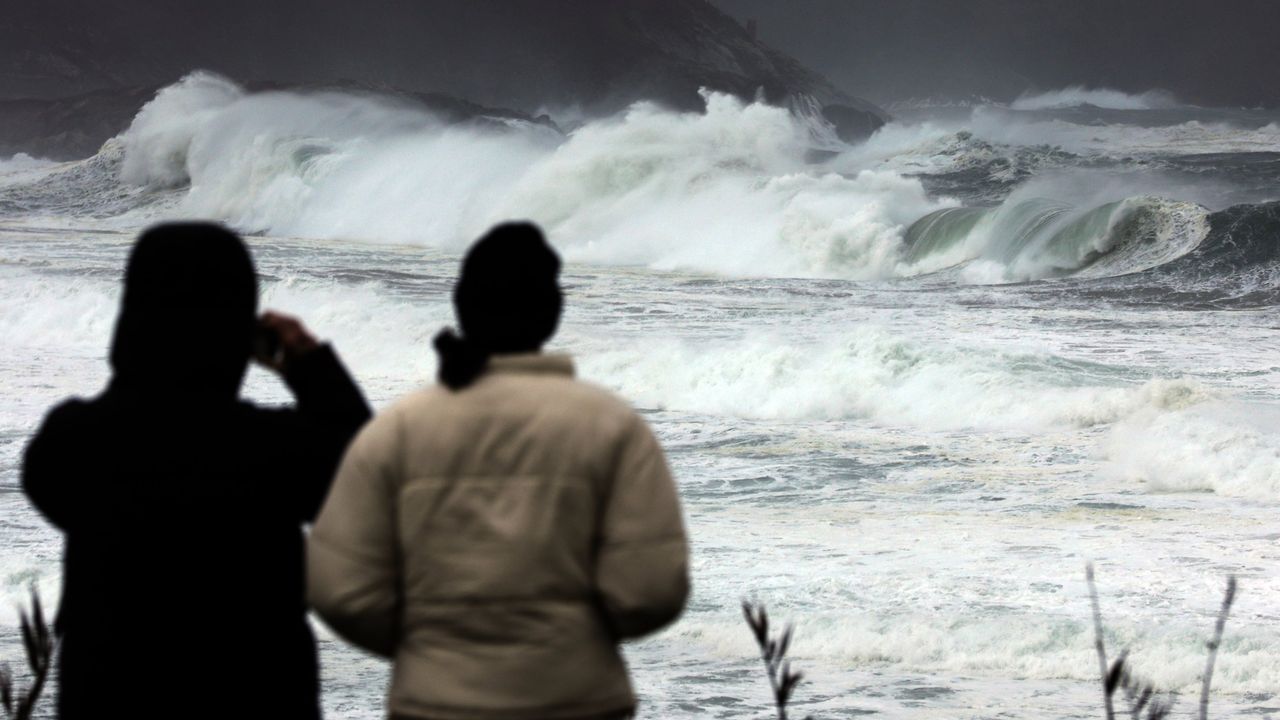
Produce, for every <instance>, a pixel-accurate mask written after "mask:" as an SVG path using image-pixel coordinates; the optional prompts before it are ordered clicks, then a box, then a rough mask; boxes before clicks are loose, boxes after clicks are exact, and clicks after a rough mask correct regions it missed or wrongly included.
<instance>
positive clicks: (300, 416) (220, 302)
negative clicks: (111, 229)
mask: <svg viewBox="0 0 1280 720" xmlns="http://www.w3.org/2000/svg"><path fill="white" fill-rule="evenodd" d="M256 313H257V283H256V279H255V275H254V271H253V265H252V261H251V260H250V258H249V255H248V251H247V249H246V248H245V247H244V245H243V243H242V242H241V241H240V240H239V238H237V237H236V236H234V235H232V234H231V233H229V232H227V231H226V230H223V229H221V228H219V227H216V226H212V225H201V224H187V225H168V226H160V227H159V228H156V229H153V230H151V231H148V232H147V233H145V234H144V235H143V237H142V238H141V239H140V240H139V241H138V244H137V245H136V246H135V248H134V251H133V254H132V255H131V257H130V260H129V266H128V269H127V271H126V276H125V293H124V299H123V303H122V306H121V311H120V316H119V319H118V321H117V325H116V334H115V338H114V341H113V344H112V350H111V362H112V367H113V371H114V372H113V376H112V379H111V382H110V384H109V385H108V387H107V388H106V389H105V391H103V392H102V393H101V394H100V395H98V396H97V397H96V398H93V399H91V400H80V399H74V400H70V401H67V402H65V403H63V404H61V405H59V406H57V407H56V408H54V409H53V410H52V411H51V412H50V413H49V414H48V416H47V417H46V418H45V420H44V423H43V425H42V427H41V428H40V430H39V432H38V433H37V434H36V436H35V437H34V438H33V439H32V441H31V443H30V445H29V446H28V448H27V453H26V458H25V462H24V465H23V478H22V480H23V486H24V489H25V490H26V492H27V495H28V496H29V497H30V499H31V501H32V502H33V503H34V504H35V505H36V507H37V508H39V510H40V511H41V512H42V513H43V514H44V516H45V517H46V518H48V519H49V521H50V522H52V523H53V524H55V525H57V526H58V527H59V528H61V529H62V530H63V531H64V533H65V535H66V550H65V566H64V573H63V597H62V604H61V607H60V609H59V616H58V629H59V631H60V632H61V636H62V640H61V643H62V645H61V656H60V661H59V684H60V692H59V699H58V706H59V713H60V715H61V717H63V718H78V717H113V716H117V715H119V716H125V717H132V718H151V717H157V718H158V717H165V718H204V717H210V718H212V717H218V718H228V717H277V718H316V717H319V708H318V680H317V675H318V671H317V661H316V649H315V641H314V638H313V637H312V635H311V632H310V629H309V627H308V625H307V622H306V606H305V600H304V587H305V578H304V558H303V536H302V525H303V524H304V523H307V522H310V521H311V520H312V519H313V518H314V517H315V515H316V512H317V511H318V509H319V507H320V504H321V503H322V502H323V500H324V498H325V496H326V494H327V492H328V488H329V484H330V481H331V478H332V476H333V473H334V469H335V467H336V465H337V463H338V461H339V459H340V458H341V456H342V453H343V451H344V450H345V448H346V445H347V443H348V441H349V440H350V439H351V438H352V437H353V436H354V434H355V433H356V431H357V430H358V429H359V428H360V426H361V425H362V424H363V423H364V422H365V421H366V420H367V419H368V418H369V416H370V412H369V408H368V406H367V404H366V403H365V401H364V399H363V397H362V396H361V394H360V391H359V389H358V388H357V387H356V386H355V384H354V382H353V381H352V379H351V377H350V376H349V375H348V374H347V372H346V371H345V370H344V369H343V367H342V365H341V363H340V362H339V361H338V359H337V357H336V355H335V354H334V353H333V351H332V349H330V348H329V347H328V346H327V345H325V346H321V347H320V348H319V349H317V350H314V351H312V352H310V353H309V354H307V355H304V356H302V357H300V358H298V359H296V360H295V361H294V362H292V363H290V366H289V368H288V370H287V371H286V373H285V381H286V383H287V384H288V385H289V387H290V389H291V390H292V391H293V393H294V395H295V397H296V399H297V405H296V407H295V408H292V409H272V410H268V409H262V408H257V407H254V406H253V405H251V404H249V403H247V402H243V401H240V400H239V399H238V393H239V388H240V384H241V381H242V379H243V377H244V373H245V370H246V368H247V364H248V360H249V357H250V354H251V353H250V348H251V346H252V339H253V332H254V327H255V318H256Z"/></svg>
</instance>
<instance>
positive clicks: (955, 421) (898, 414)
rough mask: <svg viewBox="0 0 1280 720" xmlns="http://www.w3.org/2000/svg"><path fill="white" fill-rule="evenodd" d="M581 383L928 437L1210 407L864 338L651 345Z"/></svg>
mask: <svg viewBox="0 0 1280 720" xmlns="http://www.w3.org/2000/svg"><path fill="white" fill-rule="evenodd" d="M584 373H586V374H587V376H588V377H593V378H598V379H600V380H602V381H604V382H605V383H607V384H609V385H611V386H613V387H615V388H617V389H618V390H619V391H620V392H621V393H622V394H623V395H625V396H627V397H630V398H633V399H634V400H635V401H636V402H638V403H640V404H641V405H644V406H648V407H657V408H662V409H669V410H675V411H679V412H685V413H703V414H711V415H726V416H730V417H744V418H764V419H783V420H801V419H803V420H837V419H851V418H868V419H871V420H874V421H877V422H880V423H887V424H891V425H907V426H911V427H916V428H922V429H927V430H958V429H973V428H981V429H1008V430H1026V429H1030V428H1040V429H1048V428H1055V427H1057V428H1084V427H1092V426H1095V425H1103V424H1107V423H1112V422H1115V421H1117V420H1120V419H1122V418H1125V417H1128V416H1130V415H1132V414H1134V413H1137V412H1140V411H1144V410H1151V411H1153V412H1162V411H1166V410H1170V409H1177V408H1182V407H1187V406H1190V405H1194V404H1196V403H1199V402H1201V401H1203V400H1205V399H1206V398H1207V397H1208V396H1209V393H1208V391H1206V390H1205V389H1204V388H1202V387H1201V386H1200V385H1199V384H1198V383H1196V382H1194V381H1191V380H1187V379H1178V378H1174V379H1152V380H1149V381H1147V382H1145V383H1143V384H1140V385H1129V386H1113V387H1106V386H1097V385H1087V384H1083V383H1081V384H1073V383H1072V381H1071V380H1066V381H1065V382H1064V378H1063V377H1061V369H1060V368H1056V367H1054V365H1053V359H1052V358H1050V357H1043V356H1042V357H1037V356H1034V355H1015V354H1005V353H998V352H992V351H989V350H978V349H967V348H958V347H949V346H945V345H936V344H933V343H930V342H925V341H920V340H912V339H910V338H906V337H902V336H898V335H895V334H893V333H889V332H886V331H885V330H883V329H878V328H874V327H858V328H854V329H850V330H847V331H845V332H841V333H837V337H836V338H834V339H830V340H826V341H821V342H818V343H816V344H804V343H796V342H784V341H779V339H778V338H774V337H754V338H747V339H743V340H732V341H721V342H709V343H705V344H704V343H698V344H696V345H693V344H690V343H687V342H668V343H666V344H654V343H652V342H649V343H646V345H645V347H644V348H643V349H641V348H625V349H618V350H615V351H613V352H604V353H598V354H594V355H592V356H591V357H589V358H587V359H586V361H585V365H584Z"/></svg>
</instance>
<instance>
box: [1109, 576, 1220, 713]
mask: <svg viewBox="0 0 1280 720" xmlns="http://www.w3.org/2000/svg"><path fill="white" fill-rule="evenodd" d="M1085 579H1086V580H1087V581H1088V583H1089V599H1090V602H1091V603H1092V605H1093V631H1094V646H1095V647H1096V648H1097V651H1098V665H1099V667H1100V668H1101V670H1102V697H1103V703H1104V705H1103V707H1104V710H1105V712H1106V718H1107V720H1115V706H1114V704H1113V703H1112V696H1113V695H1114V694H1115V692H1116V690H1119V689H1122V690H1124V694H1125V698H1126V699H1127V700H1128V702H1129V709H1128V714H1129V717H1130V718H1131V719H1132V720H1141V719H1142V712H1143V710H1146V712H1147V715H1146V717H1147V719H1148V720H1164V719H1165V718H1167V717H1168V716H1169V714H1170V713H1171V712H1172V711H1173V703H1174V702H1175V701H1176V699H1177V698H1176V696H1175V695H1174V694H1173V693H1168V694H1166V695H1165V697H1160V695H1159V693H1157V692H1156V690H1155V686H1154V685H1152V684H1151V683H1149V682H1147V681H1145V680H1141V679H1139V678H1138V677H1137V676H1136V675H1134V674H1133V672H1132V671H1131V670H1130V668H1129V664H1128V662H1127V661H1128V655H1129V651H1128V650H1125V651H1123V652H1121V653H1120V657H1118V658H1116V661H1115V662H1114V663H1113V664H1112V665H1111V667H1110V669H1108V667H1107V649H1106V644H1105V642H1104V640H1103V637H1102V610H1101V609H1100V607H1099V603H1098V588H1097V586H1096V585H1095V584H1094V576H1093V563H1089V564H1088V565H1087V566H1085ZM1235 597H1236V578H1235V576H1234V575H1232V576H1229V577H1228V578H1227V592H1226V595H1225V597H1223V599H1222V607H1221V609H1220V610H1219V611H1218V622H1217V624H1216V625H1215V626H1214V633H1213V639H1212V640H1210V641H1209V642H1208V643H1207V645H1208V648H1209V659H1208V662H1207V664H1206V666H1205V671H1204V679H1203V683H1202V686H1201V691H1200V720H1208V718H1209V687H1210V685H1211V684H1212V682H1213V666H1214V662H1215V661H1216V660H1217V656H1218V648H1219V647H1220V646H1221V645H1222V633H1223V630H1224V628H1225V627H1226V624H1227V615H1228V614H1230V612H1231V604H1232V603H1233V602H1235Z"/></svg>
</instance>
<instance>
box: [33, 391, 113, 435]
mask: <svg viewBox="0 0 1280 720" xmlns="http://www.w3.org/2000/svg"><path fill="white" fill-rule="evenodd" d="M99 410H100V403H99V402H97V401H96V400H90V399H86V398H82V397H70V398H66V399H65V400H63V401H62V402H60V403H58V404H57V405H54V406H53V407H51V408H49V412H47V413H45V416H44V422H43V423H42V424H41V430H42V431H47V430H62V429H66V428H71V427H76V426H80V425H83V424H85V423H89V422H92V421H93V419H94V418H95V417H97V416H98V415H99V414H100V413H99V412H98V411H99Z"/></svg>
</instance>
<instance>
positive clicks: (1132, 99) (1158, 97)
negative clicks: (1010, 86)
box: [1009, 85, 1178, 110]
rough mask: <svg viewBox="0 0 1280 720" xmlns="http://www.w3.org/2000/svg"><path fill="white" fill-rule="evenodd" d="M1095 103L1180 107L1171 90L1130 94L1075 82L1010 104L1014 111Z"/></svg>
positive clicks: (1137, 107) (1123, 107)
mask: <svg viewBox="0 0 1280 720" xmlns="http://www.w3.org/2000/svg"><path fill="white" fill-rule="evenodd" d="M1086 105H1092V106H1094V107H1099V108H1105V109H1107V110H1167V109H1169V108H1175V107H1178V101H1177V99H1175V98H1174V97H1173V95H1172V94H1171V93H1168V92H1165V91H1163V90H1148V91H1147V92H1144V93H1138V94H1130V93H1126V92H1122V91H1120V90H1111V89H1108V88H1087V87H1084V86H1083V85H1073V86H1070V87H1065V88H1061V89H1059V90H1050V91H1048V92H1043V93H1024V94H1023V95H1022V96H1021V97H1019V98H1018V99H1017V100H1014V101H1013V102H1012V103H1010V105H1009V107H1011V108H1012V109H1014V110H1061V109H1064V108H1072V107H1082V106H1086Z"/></svg>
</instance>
